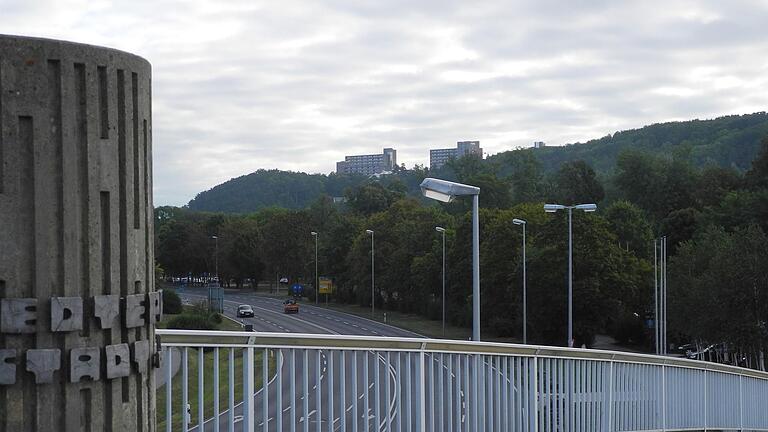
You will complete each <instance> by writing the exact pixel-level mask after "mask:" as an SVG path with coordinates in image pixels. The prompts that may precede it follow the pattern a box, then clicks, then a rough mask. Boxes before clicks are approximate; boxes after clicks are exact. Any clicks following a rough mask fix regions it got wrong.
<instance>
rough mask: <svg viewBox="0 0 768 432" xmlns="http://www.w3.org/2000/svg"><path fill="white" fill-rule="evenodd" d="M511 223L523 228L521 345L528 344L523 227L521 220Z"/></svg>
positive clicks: (513, 220) (514, 220) (524, 223)
mask: <svg viewBox="0 0 768 432" xmlns="http://www.w3.org/2000/svg"><path fill="white" fill-rule="evenodd" d="M512 223H513V224H515V225H520V226H522V227H523V344H527V343H528V310H527V309H528V293H527V290H526V287H525V282H526V278H525V225H526V221H524V220H523V219H512Z"/></svg>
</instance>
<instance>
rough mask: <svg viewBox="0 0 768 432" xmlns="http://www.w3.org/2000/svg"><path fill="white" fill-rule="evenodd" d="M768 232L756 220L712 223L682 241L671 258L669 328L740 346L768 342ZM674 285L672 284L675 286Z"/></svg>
mask: <svg viewBox="0 0 768 432" xmlns="http://www.w3.org/2000/svg"><path fill="white" fill-rule="evenodd" d="M767 241H768V236H766V234H765V232H764V231H763V230H762V229H761V228H759V227H757V226H755V225H752V226H749V227H746V228H740V229H738V230H736V231H734V232H731V233H729V232H726V231H725V230H723V229H722V228H717V227H712V228H709V229H708V230H706V231H704V232H702V233H699V234H698V235H697V236H696V237H694V238H693V239H692V240H690V241H687V242H684V243H683V244H682V245H681V246H680V248H679V251H678V253H677V254H676V256H674V257H673V258H671V260H670V264H669V269H670V271H669V280H670V290H669V296H670V300H669V302H670V306H669V307H670V310H674V311H675V313H674V314H669V319H670V324H669V325H670V329H671V331H672V333H676V334H680V335H681V336H682V337H685V338H690V339H688V340H687V341H691V340H694V341H701V342H704V343H720V342H727V343H729V344H731V345H732V347H734V348H737V349H738V350H739V351H742V352H743V351H756V350H762V349H764V347H765V345H766V342H768V332H767V331H766V317H768V249H766V247H765V244H766V242H767ZM672 288H674V289H672Z"/></svg>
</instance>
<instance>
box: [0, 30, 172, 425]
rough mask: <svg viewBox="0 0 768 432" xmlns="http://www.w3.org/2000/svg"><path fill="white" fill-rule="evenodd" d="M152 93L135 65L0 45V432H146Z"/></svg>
mask: <svg viewBox="0 0 768 432" xmlns="http://www.w3.org/2000/svg"><path fill="white" fill-rule="evenodd" d="M151 97H152V93H151V66H150V64H149V63H148V62H147V61H146V60H144V59H142V58H140V57H137V56H134V55H131V54H128V53H124V52H120V51H116V50H113V49H108V48H101V47H95V46H89V45H82V44H75V43H69V42H62V41H56V40H46V39H35V38H23V37H14V36H2V35H0V430H6V431H33V430H37V431H102V430H115V431H118V430H130V431H154V430H155V392H154V373H153V372H154V365H155V364H157V358H156V354H157V348H156V344H155V331H154V330H155V322H156V321H157V320H159V319H160V313H161V309H162V305H161V296H160V295H159V293H157V292H155V284H154V255H153V235H152V221H153V212H152V208H153V207H152V159H151V154H152V112H151V106H152V101H151ZM3 359H4V361H2V360H3Z"/></svg>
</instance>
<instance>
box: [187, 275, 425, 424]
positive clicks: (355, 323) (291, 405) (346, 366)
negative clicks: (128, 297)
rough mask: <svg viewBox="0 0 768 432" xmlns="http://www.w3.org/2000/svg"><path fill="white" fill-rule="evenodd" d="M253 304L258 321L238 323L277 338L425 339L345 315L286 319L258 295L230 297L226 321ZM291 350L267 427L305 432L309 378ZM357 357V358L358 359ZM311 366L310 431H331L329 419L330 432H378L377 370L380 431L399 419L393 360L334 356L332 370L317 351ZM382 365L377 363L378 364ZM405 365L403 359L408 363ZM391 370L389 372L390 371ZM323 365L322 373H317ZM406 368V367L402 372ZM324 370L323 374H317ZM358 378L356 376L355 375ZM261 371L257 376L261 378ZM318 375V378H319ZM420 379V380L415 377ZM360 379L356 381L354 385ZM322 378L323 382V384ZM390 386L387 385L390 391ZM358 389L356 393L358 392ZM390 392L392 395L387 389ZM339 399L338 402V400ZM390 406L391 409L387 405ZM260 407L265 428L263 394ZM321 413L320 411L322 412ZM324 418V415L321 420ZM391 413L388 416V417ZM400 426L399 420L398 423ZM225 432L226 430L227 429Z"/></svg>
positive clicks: (274, 303)
mask: <svg viewBox="0 0 768 432" xmlns="http://www.w3.org/2000/svg"><path fill="white" fill-rule="evenodd" d="M180 294H181V296H182V299H183V300H184V301H185V302H194V301H200V300H204V299H205V296H206V295H207V293H206V290H205V289H204V288H203V289H187V290H185V292H183V293H180ZM239 304H250V305H251V306H252V307H253V309H254V312H255V313H256V317H254V318H238V321H241V322H243V323H245V324H252V325H253V326H254V330H255V331H264V332H277V333H325V334H356V335H368V336H401V337H420V335H417V334H415V333H413V332H409V331H406V330H402V329H399V328H396V327H392V326H389V325H386V324H382V323H377V322H375V321H371V320H367V319H365V318H360V317H356V316H352V315H348V314H344V313H341V312H336V311H329V310H327V309H322V308H316V307H313V306H308V305H306V304H301V312H300V313H299V314H296V315H285V314H283V313H282V308H283V305H282V301H281V300H278V299H274V298H268V297H259V296H256V295H253V294H243V293H235V294H229V295H226V296H225V314H226V315H227V316H231V317H234V316H235V312H236V308H237V305H239ZM289 353H290V350H285V351H284V352H280V351H278V352H277V353H276V355H278V356H279V357H280V358H279V360H280V362H279V363H280V364H281V371H282V373H281V374H278V375H277V378H274V377H273V378H272V381H271V382H270V383H269V385H268V391H267V392H266V395H267V400H268V404H267V406H268V415H267V417H268V423H269V425H268V426H269V429H271V430H276V428H277V427H278V426H282V427H283V429H284V430H292V429H291V426H292V425H293V426H294V427H297V428H298V430H303V424H302V423H303V422H304V421H305V419H304V416H303V413H304V401H303V396H302V395H303V391H302V390H303V388H302V384H303V379H304V373H305V367H304V360H305V358H303V356H302V355H301V353H294V356H296V357H297V358H296V359H295V367H292V361H293V360H294V359H292V358H291V356H290V354H289ZM273 354H275V353H273ZM354 357H357V358H354ZM306 360H307V361H308V367H307V368H306V369H307V370H306V373H307V381H308V390H309V393H310V398H309V399H310V404H309V405H310V406H308V407H307V408H308V409H307V411H308V412H309V416H308V420H309V423H310V426H311V427H310V429H311V430H317V427H318V424H317V423H318V421H319V422H320V424H321V426H322V427H321V429H322V430H323V431H328V430H329V429H328V422H329V419H331V417H332V419H333V423H334V426H333V428H332V429H330V430H339V429H341V428H342V426H346V427H349V428H350V429H351V428H352V423H353V422H355V421H357V422H358V427H359V430H364V426H365V422H368V424H369V430H376V427H375V426H374V422H373V419H374V417H376V416H375V415H374V414H375V407H374V406H375V405H376V403H375V401H376V394H375V392H374V389H373V384H374V381H375V377H376V375H377V374H376V371H377V370H378V377H379V382H380V383H381V387H382V390H381V391H380V393H381V394H379V400H380V404H379V407H380V408H379V416H378V417H379V418H380V419H382V421H381V422H380V425H379V427H380V428H383V427H385V423H386V421H387V419H390V422H391V421H392V420H391V419H393V418H395V417H396V416H395V415H394V413H393V412H392V409H393V405H394V402H395V399H396V397H398V393H397V392H396V391H395V389H396V388H397V385H398V380H397V375H396V370H397V368H396V367H395V366H394V365H393V364H392V363H393V362H394V357H393V358H392V359H391V360H392V363H390V362H387V361H386V360H387V359H386V357H385V356H378V355H374V354H373V353H371V352H360V353H358V354H357V355H356V356H354V355H352V354H347V355H345V356H344V358H343V359H341V354H340V353H338V352H335V353H334V354H333V359H332V360H331V361H330V363H332V367H330V368H329V358H328V356H327V352H326V351H324V352H322V353H321V354H320V359H319V360H320V362H319V363H318V358H317V353H316V351H310V352H308V353H307V357H306ZM377 360H378V361H377ZM402 363H404V359H403V362H402ZM388 364H389V365H390V367H389V370H387V367H386V365H388ZM411 364H412V368H411V369H412V370H415V367H416V365H415V364H414V362H413V361H412V362H411ZM318 365H319V368H318ZM366 365H367V367H368V371H369V375H368V376H369V379H368V380H365V378H364V377H363V376H362V372H363V371H364V370H365V368H366ZM403 368H405V366H403ZM318 369H319V371H318ZM292 371H293V373H295V378H296V379H295V381H294V382H295V388H293V389H292V388H291V387H290V380H289V377H290V374H291V372H292ZM353 371H355V372H357V373H356V374H354V375H352V372H353ZM259 372H261V371H257V373H259ZM318 372H319V373H318ZM330 372H332V373H333V374H334V376H335V377H336V379H334V380H332V381H333V384H334V385H333V388H332V389H328V385H327V382H328V380H327V379H326V378H327V377H326V374H328V373H330ZM342 374H343V375H344V378H345V379H344V384H343V386H344V392H343V395H344V396H346V400H345V401H343V406H344V407H345V415H343V416H342V415H341V413H340V412H339V411H340V407H341V406H342V401H341V400H340V397H341V395H342V391H341V387H342V381H341V379H340V378H341V376H342ZM413 375H414V376H415V374H413ZM353 376H355V377H356V379H352V377H353ZM318 377H319V379H318ZM318 382H319V384H320V398H319V400H320V407H317V406H316V404H315V403H316V401H317V400H318V398H317V397H316V395H317V393H316V392H317V385H318ZM365 383H368V391H367V392H366V391H365V387H366V384H365ZM387 384H388V385H387ZM355 387H356V388H355ZM400 387H401V392H400V393H402V390H405V387H410V386H403V385H401V386H400ZM387 388H389V391H386V389H387ZM278 389H280V392H279V393H280V397H278V396H277V394H278ZM353 394H355V395H357V398H356V401H357V413H358V414H359V416H358V417H359V418H356V419H353V415H352V412H353V411H355V409H354V408H355V407H354V405H355V403H354V402H355V398H353V397H352V395H353ZM366 395H367V396H368V398H367V399H368V406H369V413H368V414H369V415H366V413H364V412H363V411H364V405H365V400H366ZM334 398H335V400H334ZM386 401H389V403H386ZM255 403H256V424H257V425H258V426H263V419H264V413H263V409H262V408H263V403H264V400H263V393H262V392H261V391H260V392H258V393H256V395H255ZM330 404H333V406H334V408H335V409H334V413H333V415H331V414H330V413H329V412H328V406H329V405H330ZM241 408H242V407H240V406H238V407H237V408H236V410H235V415H236V416H239V415H241V414H242V413H241ZM318 408H319V410H318ZM277 412H282V415H276V413H277ZM318 412H319V414H318ZM387 413H389V415H388V414H387ZM226 418H227V417H226V415H225V416H224V417H223V419H222V420H221V423H222V424H221V426H224V423H225V422H226ZM395 420H397V421H399V419H395ZM205 429H206V430H209V429H210V430H212V424H211V421H208V422H206V427H205ZM222 430H225V429H222Z"/></svg>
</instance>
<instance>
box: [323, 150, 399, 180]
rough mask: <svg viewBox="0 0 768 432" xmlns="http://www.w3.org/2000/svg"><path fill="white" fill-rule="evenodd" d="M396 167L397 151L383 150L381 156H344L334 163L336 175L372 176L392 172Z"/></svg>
mask: <svg viewBox="0 0 768 432" xmlns="http://www.w3.org/2000/svg"><path fill="white" fill-rule="evenodd" d="M396 166H397V150H395V149H393V148H385V149H384V152H383V153H381V154H371V155H354V156H345V157H344V160H343V161H339V162H336V173H338V174H364V175H369V176H370V175H374V174H380V173H382V172H385V171H392V170H393V169H394V168H395V167H396Z"/></svg>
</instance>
